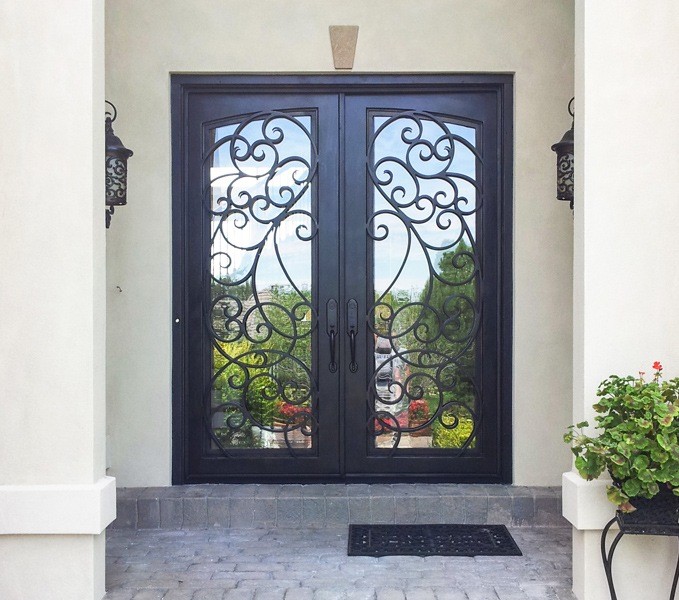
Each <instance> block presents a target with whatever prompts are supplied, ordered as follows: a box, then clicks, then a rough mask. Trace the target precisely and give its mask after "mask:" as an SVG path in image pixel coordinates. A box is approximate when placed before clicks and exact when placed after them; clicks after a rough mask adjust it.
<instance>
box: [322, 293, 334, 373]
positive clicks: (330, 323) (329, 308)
mask: <svg viewBox="0 0 679 600" xmlns="http://www.w3.org/2000/svg"><path fill="white" fill-rule="evenodd" d="M325 313H326V328H325V330H326V332H327V334H328V338H329V340H330V364H328V370H329V371H330V372H331V373H336V372H337V360H336V359H335V344H336V340H337V300H334V299H333V298H330V300H328V303H327V304H326V305H325Z"/></svg>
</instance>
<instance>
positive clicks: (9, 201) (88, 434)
mask: <svg viewBox="0 0 679 600" xmlns="http://www.w3.org/2000/svg"><path fill="white" fill-rule="evenodd" d="M103 9H104V6H103V0H70V1H69V2H55V1H49V2H45V1H44V0H23V1H22V2H2V3H0V79H1V80H2V85H1V86H0V107H1V108H0V182H1V183H0V315H1V316H0V598H6V599H8V600H10V599H12V600H15V599H16V600H18V599H21V600H33V599H35V600H38V599H40V600H45V599H52V598H53V599H62V598H63V599H66V598H68V599H71V598H72V599H74V600H85V599H92V598H94V599H100V598H101V597H102V596H103V595H104V535H103V533H102V532H103V530H104V528H105V527H106V525H107V524H108V523H109V522H110V521H111V520H112V518H113V517H114V513H115V506H114V505H115V481H114V480H113V479H112V478H107V477H105V466H104V465H105V398H104V379H105V377H104V376H105V372H104V358H105V357H104V336H105V306H104V278H105V260H104V244H105V238H104V236H105V228H104V180H103V174H104V156H103V154H104V121H103V116H104V97H103V90H104V21H103V19H104V10H103Z"/></svg>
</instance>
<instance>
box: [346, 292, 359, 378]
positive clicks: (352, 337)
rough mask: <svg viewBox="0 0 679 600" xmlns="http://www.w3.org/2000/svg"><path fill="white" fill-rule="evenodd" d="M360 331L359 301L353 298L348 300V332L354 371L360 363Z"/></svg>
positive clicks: (350, 365)
mask: <svg viewBox="0 0 679 600" xmlns="http://www.w3.org/2000/svg"><path fill="white" fill-rule="evenodd" d="M357 333H358V302H356V300H354V299H353V298H352V299H351V300H349V302H347V334H348V335H349V351H350V353H351V362H350V363H349V370H350V371H351V372H352V373H356V371H358V363H357V362H356V334H357Z"/></svg>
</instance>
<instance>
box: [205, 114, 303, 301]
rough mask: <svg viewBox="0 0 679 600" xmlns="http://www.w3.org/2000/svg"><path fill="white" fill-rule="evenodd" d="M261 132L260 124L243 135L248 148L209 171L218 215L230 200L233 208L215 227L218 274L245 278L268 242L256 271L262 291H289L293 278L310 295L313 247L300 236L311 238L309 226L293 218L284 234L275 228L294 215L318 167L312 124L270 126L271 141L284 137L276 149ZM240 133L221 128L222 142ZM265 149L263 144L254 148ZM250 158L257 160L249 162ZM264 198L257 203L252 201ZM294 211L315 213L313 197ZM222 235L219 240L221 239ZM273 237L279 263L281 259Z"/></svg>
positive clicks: (236, 145)
mask: <svg viewBox="0 0 679 600" xmlns="http://www.w3.org/2000/svg"><path fill="white" fill-rule="evenodd" d="M262 125H263V121H261V120H259V121H254V122H252V123H250V124H248V125H247V126H245V127H244V128H243V129H242V130H241V131H240V132H239V138H240V137H243V138H245V140H247V143H246V142H245V141H244V140H241V139H236V140H234V141H232V142H226V143H224V144H223V145H222V146H220V147H219V148H218V149H217V150H216V151H215V152H214V155H213V159H212V166H211V167H210V180H211V182H212V183H211V189H212V197H211V200H212V210H213V211H215V212H222V211H223V210H224V209H225V207H226V203H225V202H224V201H223V200H222V202H220V201H219V198H229V199H230V200H231V202H232V206H231V207H230V211H229V214H228V215H227V216H225V217H224V218H223V219H222V218H221V216H220V217H215V218H213V220H212V234H213V245H212V254H213V255H216V256H215V259H214V260H213V265H212V273H213V275H214V276H215V277H217V278H221V279H223V280H231V281H233V280H235V279H240V278H242V277H244V276H245V275H246V274H247V273H248V272H249V270H250V269H251V268H252V266H253V264H254V261H255V260H257V249H258V247H259V245H261V242H262V241H263V240H265V242H264V244H263V249H262V252H261V254H260V256H259V259H258V264H257V269H256V271H255V280H254V284H255V286H256V287H257V288H258V289H264V288H266V287H269V286H271V285H274V284H275V285H288V284H289V281H288V277H289V278H290V279H292V281H293V282H294V283H295V285H296V286H297V287H299V288H301V289H304V288H306V289H309V288H310V287H311V243H310V242H307V241H302V240H300V239H299V237H298V228H299V234H300V235H301V236H303V237H305V236H308V235H309V234H310V232H311V228H310V227H311V223H310V218H309V217H308V216H306V215H305V214H294V215H291V216H289V217H287V218H285V219H284V220H283V221H281V223H280V224H279V226H278V227H277V228H274V227H273V226H272V225H271V220H272V219H274V218H276V217H278V216H279V215H280V214H281V213H282V212H283V211H284V209H286V208H290V203H291V195H292V194H294V195H297V194H299V193H300V192H301V191H302V190H303V189H304V188H305V187H306V186H308V184H307V183H304V182H305V180H306V178H307V177H308V175H309V170H308V167H307V165H308V164H309V163H310V161H311V144H310V141H309V135H310V134H309V131H310V130H311V118H310V117H307V116H298V117H295V123H293V122H291V121H288V120H287V119H283V118H275V119H273V120H272V121H271V122H270V123H269V124H268V125H267V126H266V134H267V136H268V137H270V138H273V139H274V140H278V138H281V137H282V139H281V140H280V141H277V143H274V142H272V141H267V140H266V139H265V138H264V136H263V134H262ZM300 125H301V126H302V127H303V128H304V129H303V128H302V127H300ZM237 127H238V125H227V126H225V127H219V128H217V129H216V132H215V133H216V140H220V139H222V138H224V137H225V136H230V135H233V134H234V132H235V131H236V129H237ZM305 129H306V131H305ZM258 141H263V142H264V143H263V144H259V145H254V146H253V144H255V143H256V142H258ZM248 144H250V147H249V148H248ZM246 151H249V152H251V153H252V156H250V157H248V158H246V159H245V160H242V158H243V157H244V156H245V155H246ZM276 154H277V156H276ZM239 157H240V159H239ZM299 159H301V160H299ZM281 163H283V164H281ZM257 197H259V199H256V200H255V201H254V202H252V201H249V198H257ZM267 199H268V200H270V201H271V203H268V202H267ZM294 210H295V211H296V210H301V211H304V212H306V213H309V212H311V192H310V189H308V188H307V189H306V191H305V192H304V193H303V194H302V196H301V197H300V198H299V199H298V200H297V202H295V203H294ZM217 228H220V232H217V234H216V235H215V232H216V230H217ZM274 237H275V240H276V243H277V245H278V253H279V255H280V259H279V258H278V257H277V256H276V248H275V246H274ZM284 269H285V270H286V271H287V273H288V276H287V277H286V275H285V272H284Z"/></svg>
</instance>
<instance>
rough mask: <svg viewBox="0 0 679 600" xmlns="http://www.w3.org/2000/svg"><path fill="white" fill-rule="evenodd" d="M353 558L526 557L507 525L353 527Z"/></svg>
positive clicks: (351, 552) (350, 534)
mask: <svg viewBox="0 0 679 600" xmlns="http://www.w3.org/2000/svg"><path fill="white" fill-rule="evenodd" d="M348 555H349V556H404V555H405V556H522V553H521V550H520V549H519V547H518V546H517V545H516V542H515V541H514V538H513V537H512V536H511V534H510V533H509V531H507V528H506V527H505V526H504V525H349V551H348Z"/></svg>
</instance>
